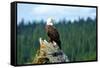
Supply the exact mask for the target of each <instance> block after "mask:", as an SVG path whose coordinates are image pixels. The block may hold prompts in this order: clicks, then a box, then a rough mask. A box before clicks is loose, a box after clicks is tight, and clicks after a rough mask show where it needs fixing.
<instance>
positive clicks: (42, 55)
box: [32, 38, 69, 64]
mask: <svg viewBox="0 0 100 68" xmlns="http://www.w3.org/2000/svg"><path fill="white" fill-rule="evenodd" d="M39 42H40V48H39V50H38V51H37V53H36V56H35V58H34V60H33V62H32V63H33V64H45V63H59V62H69V60H68V57H67V56H66V55H65V53H64V52H63V51H62V50H61V49H60V48H59V47H58V45H57V44H56V43H55V42H53V43H51V42H47V41H46V40H42V39H41V38H40V39H39Z"/></svg>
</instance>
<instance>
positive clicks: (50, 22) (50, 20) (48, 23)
mask: <svg viewBox="0 0 100 68" xmlns="http://www.w3.org/2000/svg"><path fill="white" fill-rule="evenodd" d="M53 23H54V19H53V18H51V17H50V18H48V19H47V23H46V25H53Z"/></svg>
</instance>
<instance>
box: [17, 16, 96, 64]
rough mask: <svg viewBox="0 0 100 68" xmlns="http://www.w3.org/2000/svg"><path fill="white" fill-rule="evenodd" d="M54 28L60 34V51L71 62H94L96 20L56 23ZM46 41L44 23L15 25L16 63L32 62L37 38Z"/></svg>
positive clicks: (22, 22) (61, 21) (37, 45)
mask: <svg viewBox="0 0 100 68" xmlns="http://www.w3.org/2000/svg"><path fill="white" fill-rule="evenodd" d="M54 26H55V27H56V28H57V30H58V31H59V34H60V39H61V46H62V50H63V51H64V52H65V54H66V55H67V56H68V58H69V60H70V61H71V62H73V61H88V60H96V18H95V19H91V18H87V20H84V19H79V20H78V21H77V20H74V21H73V22H71V21H66V20H65V19H63V20H60V21H59V22H56V24H54ZM40 37H42V38H43V39H46V40H47V39H48V36H47V34H46V32H45V22H44V21H43V20H41V21H33V22H28V24H24V20H23V19H22V21H21V22H20V24H17V63H18V64H26V63H29V62H32V60H33V59H34V56H35V53H36V51H37V49H39V38H40Z"/></svg>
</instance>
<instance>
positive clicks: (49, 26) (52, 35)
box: [45, 18, 61, 49]
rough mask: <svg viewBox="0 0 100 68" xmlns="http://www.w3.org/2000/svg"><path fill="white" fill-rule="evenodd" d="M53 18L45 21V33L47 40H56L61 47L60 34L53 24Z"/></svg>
mask: <svg viewBox="0 0 100 68" xmlns="http://www.w3.org/2000/svg"><path fill="white" fill-rule="evenodd" d="M53 23H54V19H53V18H48V19H47V22H46V27H45V28H46V33H47V35H48V37H49V42H52V43H53V41H54V42H56V44H57V45H58V47H59V48H60V49H61V41H60V35H59V33H58V31H57V29H56V28H55V27H54V26H53Z"/></svg>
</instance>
